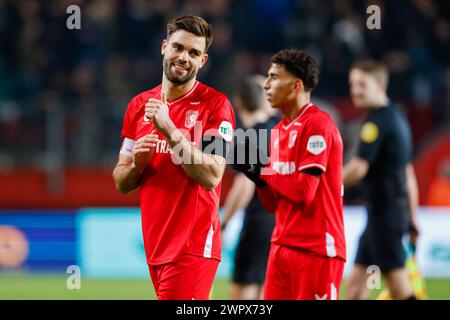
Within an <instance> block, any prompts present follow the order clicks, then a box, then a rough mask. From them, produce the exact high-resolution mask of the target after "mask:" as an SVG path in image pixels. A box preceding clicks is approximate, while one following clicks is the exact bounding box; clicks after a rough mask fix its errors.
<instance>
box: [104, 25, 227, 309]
mask: <svg viewBox="0 0 450 320" xmlns="http://www.w3.org/2000/svg"><path fill="white" fill-rule="evenodd" d="M211 39H212V38H211V31H210V27H209V25H208V24H207V23H206V22H205V21H204V20H203V19H202V18H200V17H195V16H182V17H178V18H175V19H173V20H172V21H171V22H170V23H169V24H168V36H167V39H165V40H164V41H163V44H162V48H161V53H162V54H163V55H164V60H163V67H164V74H163V80H162V84H161V85H159V86H157V87H155V88H154V89H151V90H149V91H145V92H143V93H141V94H139V95H138V96H136V97H135V98H133V99H132V100H131V102H130V104H129V105H128V108H127V111H126V113H125V118H124V123H123V129H122V139H123V144H122V148H121V151H120V157H119V162H118V164H117V165H116V168H115V169H114V173H113V175H114V179H115V182H116V185H117V188H118V189H119V190H120V191H122V192H129V191H131V190H134V189H136V188H137V187H140V204H141V213H142V232H143V238H144V245H145V252H146V257H147V263H148V265H149V269H150V275H151V278H152V281H153V285H154V287H155V291H156V294H157V296H158V299H184V300H191V299H207V298H208V295H209V292H210V289H211V286H212V283H213V280H214V275H215V273H216V270H217V266H218V263H219V261H220V257H221V245H220V222H219V215H218V207H219V198H220V188H221V179H222V175H223V172H224V169H225V164H226V161H225V158H226V149H227V148H226V147H227V144H229V143H230V142H231V140H232V135H233V130H234V126H235V124H234V122H235V120H234V113H233V109H232V107H231V105H230V103H229V101H228V99H227V98H226V96H225V95H223V94H222V93H220V92H218V91H216V90H214V89H212V88H210V87H208V86H206V85H204V84H202V83H200V82H198V81H197V80H196V74H197V71H198V69H200V68H201V67H202V66H203V65H204V64H205V63H206V60H207V54H206V51H207V49H208V47H209V45H210V43H211Z"/></svg>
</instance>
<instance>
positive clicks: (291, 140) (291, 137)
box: [288, 131, 298, 148]
mask: <svg viewBox="0 0 450 320" xmlns="http://www.w3.org/2000/svg"><path fill="white" fill-rule="evenodd" d="M297 135H298V132H297V131H291V132H290V133H289V144H288V146H289V148H292V147H293V146H294V145H295V140H297Z"/></svg>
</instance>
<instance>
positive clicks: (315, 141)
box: [306, 135, 327, 156]
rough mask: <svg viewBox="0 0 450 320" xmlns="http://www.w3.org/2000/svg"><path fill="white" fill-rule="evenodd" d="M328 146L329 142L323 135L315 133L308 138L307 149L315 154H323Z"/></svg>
mask: <svg viewBox="0 0 450 320" xmlns="http://www.w3.org/2000/svg"><path fill="white" fill-rule="evenodd" d="M326 148H327V143H326V142H325V139H324V137H323V136H319V135H315V136H311V137H309V139H308V143H307V146H306V150H308V151H309V152H311V153H312V154H314V155H316V156H317V155H319V154H321V153H322V152H323V151H324V150H325V149H326Z"/></svg>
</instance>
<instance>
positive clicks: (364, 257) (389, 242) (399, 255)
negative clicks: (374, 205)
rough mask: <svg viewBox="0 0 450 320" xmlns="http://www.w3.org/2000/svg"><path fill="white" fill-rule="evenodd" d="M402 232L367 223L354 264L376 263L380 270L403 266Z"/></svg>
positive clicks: (404, 259) (404, 257)
mask: <svg viewBox="0 0 450 320" xmlns="http://www.w3.org/2000/svg"><path fill="white" fill-rule="evenodd" d="M403 236H404V232H401V231H394V230H390V229H387V228H376V227H374V226H370V225H367V226H366V229H365V230H364V232H363V234H362V235H361V238H360V239H359V246H358V251H357V253H356V259H355V264H359V265H363V266H366V267H367V266H371V265H376V266H378V267H379V268H380V270H381V272H383V273H386V272H388V271H390V270H393V269H398V268H404V266H405V261H406V252H405V248H404V246H403V241H402V239H403Z"/></svg>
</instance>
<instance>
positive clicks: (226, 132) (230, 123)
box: [203, 96, 236, 142]
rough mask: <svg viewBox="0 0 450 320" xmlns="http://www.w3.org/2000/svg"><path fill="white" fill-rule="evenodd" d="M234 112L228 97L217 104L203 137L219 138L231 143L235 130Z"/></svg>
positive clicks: (222, 98)
mask: <svg viewBox="0 0 450 320" xmlns="http://www.w3.org/2000/svg"><path fill="white" fill-rule="evenodd" d="M235 126H236V123H235V117H234V110H233V107H232V106H231V103H230V101H229V100H228V98H227V97H225V96H223V97H220V99H219V100H218V101H217V102H216V104H215V105H214V108H213V110H212V111H211V113H210V115H209V117H208V119H207V122H206V123H205V126H204V131H203V136H219V137H222V138H223V139H224V140H225V141H227V142H231V140H232V138H233V133H234V129H235Z"/></svg>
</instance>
